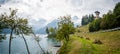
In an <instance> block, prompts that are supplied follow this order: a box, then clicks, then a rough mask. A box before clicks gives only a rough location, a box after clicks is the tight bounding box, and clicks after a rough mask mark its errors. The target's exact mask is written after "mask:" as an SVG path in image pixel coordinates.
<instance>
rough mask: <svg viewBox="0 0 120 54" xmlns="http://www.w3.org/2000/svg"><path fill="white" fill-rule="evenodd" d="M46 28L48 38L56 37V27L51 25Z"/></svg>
mask: <svg viewBox="0 0 120 54" xmlns="http://www.w3.org/2000/svg"><path fill="white" fill-rule="evenodd" d="M46 30H47V31H46V32H48V33H47V34H48V38H55V37H56V33H57V29H56V28H53V27H51V28H47V29H46Z"/></svg>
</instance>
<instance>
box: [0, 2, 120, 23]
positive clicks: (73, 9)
mask: <svg viewBox="0 0 120 54" xmlns="http://www.w3.org/2000/svg"><path fill="white" fill-rule="evenodd" d="M5 1H7V2H6V3H1V2H0V3H1V4H2V7H0V10H1V11H0V13H1V12H3V11H6V10H7V11H8V8H10V7H11V8H13V9H15V8H17V9H18V15H20V16H23V17H26V18H29V19H31V20H30V22H32V21H39V19H45V20H47V22H46V23H48V22H50V21H51V20H53V19H55V18H58V17H59V16H64V15H67V14H70V15H71V16H74V15H75V16H78V17H79V18H81V16H82V15H85V14H90V13H94V11H96V10H98V11H100V12H101V14H104V13H106V12H107V11H108V10H111V9H113V8H114V6H115V3H116V2H120V0H117V1H116V0H5ZM2 2H3V1H2ZM33 19H34V20H33ZM36 23H39V22H36Z"/></svg>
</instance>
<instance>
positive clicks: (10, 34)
mask: <svg viewBox="0 0 120 54" xmlns="http://www.w3.org/2000/svg"><path fill="white" fill-rule="evenodd" d="M12 33H13V29H11V33H10V38H9V54H11V40H12Z"/></svg>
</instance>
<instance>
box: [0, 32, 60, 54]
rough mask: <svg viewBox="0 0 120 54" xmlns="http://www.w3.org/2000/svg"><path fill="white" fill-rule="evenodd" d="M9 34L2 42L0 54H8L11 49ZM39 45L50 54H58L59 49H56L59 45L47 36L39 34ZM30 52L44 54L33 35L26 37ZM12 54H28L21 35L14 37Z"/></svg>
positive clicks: (0, 43)
mask: <svg viewBox="0 0 120 54" xmlns="http://www.w3.org/2000/svg"><path fill="white" fill-rule="evenodd" d="M9 36H10V35H9V34H7V35H6V39H3V40H2V41H1V42H0V54H8V51H9V50H8V49H9ZM36 36H37V37H38V39H39V40H40V41H39V44H40V46H41V48H42V49H44V50H45V51H48V52H50V53H51V54H56V52H57V50H58V49H59V47H54V45H55V44H58V42H57V41H56V40H53V39H49V38H47V35H42V34H37V35H36ZM24 37H25V39H26V40H27V44H28V47H29V51H30V53H31V54H42V53H43V52H42V50H41V49H40V48H39V46H38V44H37V42H36V41H35V39H34V37H33V36H32V35H25V36H24ZM11 54H27V50H26V46H25V43H24V40H23V38H22V37H21V36H19V35H13V39H12V43H11Z"/></svg>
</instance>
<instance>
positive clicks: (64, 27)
mask: <svg viewBox="0 0 120 54" xmlns="http://www.w3.org/2000/svg"><path fill="white" fill-rule="evenodd" d="M74 32H75V28H74V24H73V22H72V21H71V16H63V17H60V18H59V22H58V31H57V39H59V40H63V39H65V40H66V41H69V35H70V34H73V33H74Z"/></svg>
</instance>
